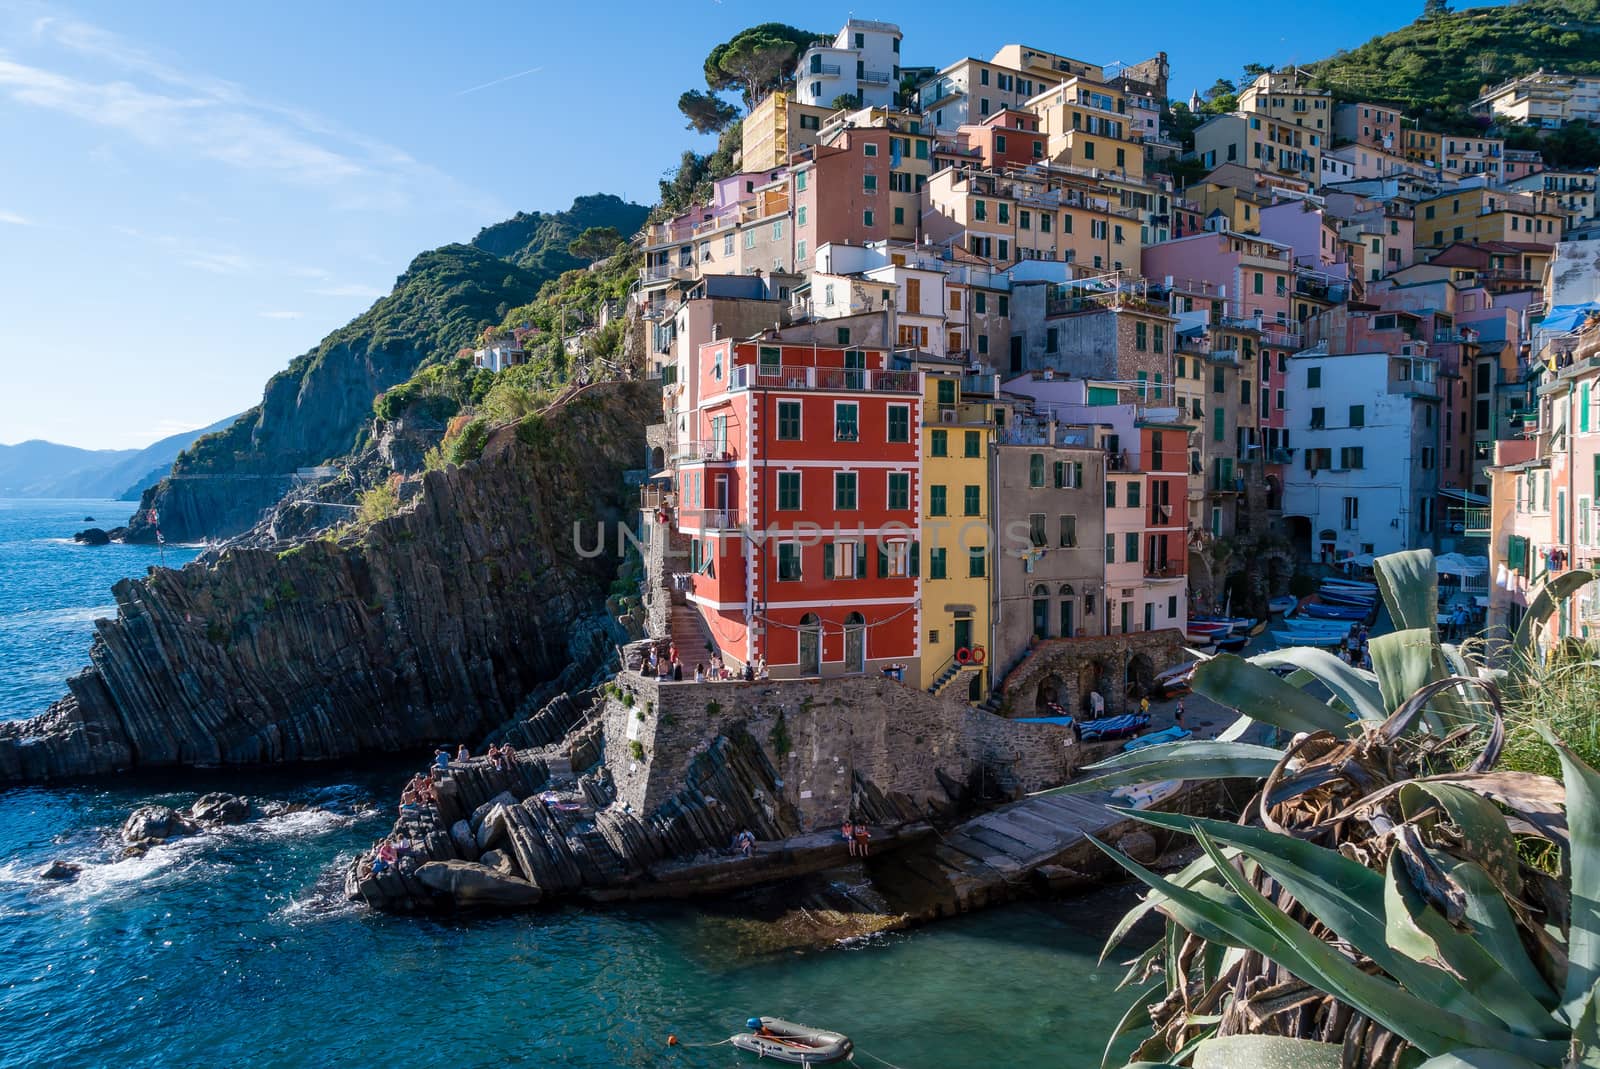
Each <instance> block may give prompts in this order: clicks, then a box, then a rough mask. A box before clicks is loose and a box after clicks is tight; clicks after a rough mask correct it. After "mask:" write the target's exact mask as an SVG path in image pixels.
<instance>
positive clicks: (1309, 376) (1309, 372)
mask: <svg viewBox="0 0 1600 1069" xmlns="http://www.w3.org/2000/svg"><path fill="white" fill-rule="evenodd" d="M1321 385H1322V368H1321V367H1320V366H1318V365H1316V364H1312V365H1311V366H1310V367H1308V368H1306V389H1308V390H1315V389H1317V388H1318V387H1320V386H1321Z"/></svg>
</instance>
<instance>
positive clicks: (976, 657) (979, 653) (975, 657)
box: [972, 646, 988, 664]
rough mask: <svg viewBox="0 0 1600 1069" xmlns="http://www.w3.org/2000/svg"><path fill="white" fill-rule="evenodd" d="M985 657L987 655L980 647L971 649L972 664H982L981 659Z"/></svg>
mask: <svg viewBox="0 0 1600 1069" xmlns="http://www.w3.org/2000/svg"><path fill="white" fill-rule="evenodd" d="M987 656H988V654H987V653H986V652H985V651H984V648H983V647H982V646H974V647H972V663H973V664H982V663H983V659H984V658H985V657H987Z"/></svg>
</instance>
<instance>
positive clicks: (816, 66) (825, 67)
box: [807, 63, 839, 78]
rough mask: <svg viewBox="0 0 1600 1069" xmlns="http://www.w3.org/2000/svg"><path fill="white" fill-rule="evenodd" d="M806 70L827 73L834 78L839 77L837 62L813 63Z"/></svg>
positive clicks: (814, 72)
mask: <svg viewBox="0 0 1600 1069" xmlns="http://www.w3.org/2000/svg"><path fill="white" fill-rule="evenodd" d="M807 70H808V72H809V73H811V74H828V75H832V76H833V77H835V78H837V77H839V65H838V64H837V63H813V64H811V66H810V67H808V68H807Z"/></svg>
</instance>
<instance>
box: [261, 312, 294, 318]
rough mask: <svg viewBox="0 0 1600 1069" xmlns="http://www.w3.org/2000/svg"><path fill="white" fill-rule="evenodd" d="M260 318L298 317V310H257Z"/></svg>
mask: <svg viewBox="0 0 1600 1069" xmlns="http://www.w3.org/2000/svg"><path fill="white" fill-rule="evenodd" d="M256 315H258V316H260V317H261V318H262V319H299V318H300V316H301V313H299V312H257V313H256Z"/></svg>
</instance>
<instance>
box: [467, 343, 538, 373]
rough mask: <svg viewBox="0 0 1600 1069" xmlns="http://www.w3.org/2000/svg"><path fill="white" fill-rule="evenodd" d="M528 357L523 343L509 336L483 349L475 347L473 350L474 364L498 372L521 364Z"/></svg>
mask: <svg viewBox="0 0 1600 1069" xmlns="http://www.w3.org/2000/svg"><path fill="white" fill-rule="evenodd" d="M527 358H528V354H527V353H525V352H523V351H522V345H521V343H519V342H515V341H512V340H510V339H509V338H508V339H506V340H505V341H501V342H496V343H495V344H493V345H489V346H486V347H484V348H482V349H474V350H473V352H472V363H473V365H474V366H476V367H481V368H484V369H485V370H488V371H496V372H499V371H504V370H505V369H506V368H508V367H513V366H515V365H517V364H520V363H522V362H523V361H525V360H526V359H527Z"/></svg>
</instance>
